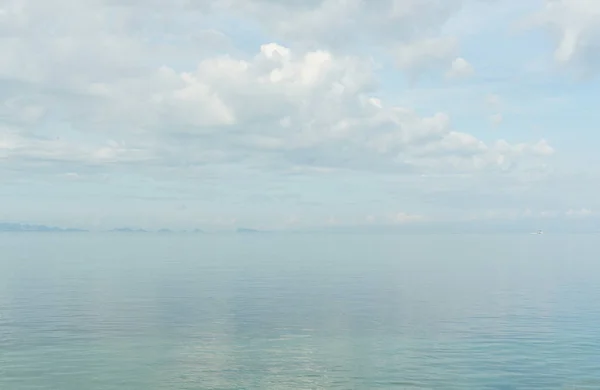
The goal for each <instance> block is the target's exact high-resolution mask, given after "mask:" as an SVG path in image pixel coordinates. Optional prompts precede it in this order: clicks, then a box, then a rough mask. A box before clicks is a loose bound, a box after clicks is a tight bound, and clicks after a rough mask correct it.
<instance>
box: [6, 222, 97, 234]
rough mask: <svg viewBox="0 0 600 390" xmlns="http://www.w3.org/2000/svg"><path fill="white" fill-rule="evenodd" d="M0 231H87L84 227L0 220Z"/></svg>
mask: <svg viewBox="0 0 600 390" xmlns="http://www.w3.org/2000/svg"><path fill="white" fill-rule="evenodd" d="M0 232H62V233H68V232H87V230H85V229H73V228H60V227H56V226H46V225H30V224H23V223H12V222H0Z"/></svg>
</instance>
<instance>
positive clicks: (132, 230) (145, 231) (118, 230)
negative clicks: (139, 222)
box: [110, 227, 148, 233]
mask: <svg viewBox="0 0 600 390" xmlns="http://www.w3.org/2000/svg"><path fill="white" fill-rule="evenodd" d="M110 231H111V232H114V233H148V231H147V230H144V229H132V228H128V227H125V228H115V229H112V230H110Z"/></svg>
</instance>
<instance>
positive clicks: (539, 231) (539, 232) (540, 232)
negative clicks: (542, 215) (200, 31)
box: [531, 230, 544, 235]
mask: <svg viewBox="0 0 600 390" xmlns="http://www.w3.org/2000/svg"><path fill="white" fill-rule="evenodd" d="M531 234H535V235H539V234H544V232H543V231H541V230H538V231H537V232H535V233H531Z"/></svg>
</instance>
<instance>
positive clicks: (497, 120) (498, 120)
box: [490, 113, 504, 126]
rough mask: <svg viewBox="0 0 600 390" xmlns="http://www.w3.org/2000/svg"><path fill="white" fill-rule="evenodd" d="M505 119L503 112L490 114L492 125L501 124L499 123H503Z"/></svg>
mask: <svg viewBox="0 0 600 390" xmlns="http://www.w3.org/2000/svg"><path fill="white" fill-rule="evenodd" d="M503 119H504V118H503V117H502V114H498V113H496V114H492V115H491V116H490V122H491V123H492V125H494V126H499V125H500V124H501V123H502V120H503Z"/></svg>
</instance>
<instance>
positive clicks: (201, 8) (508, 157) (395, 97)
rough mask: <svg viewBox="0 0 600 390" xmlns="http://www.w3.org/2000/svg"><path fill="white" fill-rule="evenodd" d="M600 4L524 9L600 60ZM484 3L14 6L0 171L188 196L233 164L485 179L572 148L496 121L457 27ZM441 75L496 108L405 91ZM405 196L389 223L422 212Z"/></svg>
mask: <svg viewBox="0 0 600 390" xmlns="http://www.w3.org/2000/svg"><path fill="white" fill-rule="evenodd" d="M595 4H596V3H595V2H590V1H587V2H586V1H583V0H579V1H558V0H556V1H551V0H548V1H547V2H546V3H545V5H544V7H543V8H541V9H538V10H534V12H532V13H530V14H527V15H521V16H520V18H521V19H520V20H521V21H523V20H525V21H526V23H525V24H526V25H527V26H530V27H534V28H539V27H543V28H545V27H550V29H549V31H550V33H551V37H554V39H555V41H554V42H555V50H556V51H555V59H556V61H557V62H559V63H561V64H563V65H573V66H574V67H580V68H582V69H583V68H585V69H587V70H590V71H591V69H593V66H592V64H593V63H594V61H596V60H597V59H596V58H594V54H593V53H594V52H595V51H593V50H592V48H593V47H594V45H595V44H596V41H597V38H598V34H597V32H598V31H596V29H595V27H594V26H595V25H597V23H596V21H597V20H596V19H598V13H597V12H595V9H596V8H598V7H596V6H595ZM483 5H485V6H488V3H487V2H486V1H484V0H445V1H439V0H418V1H417V0H374V1H369V2H366V1H361V0H344V1H342V0H309V1H288V2H280V1H274V0H227V1H226V0H222V1H221V0H214V1H208V0H207V1H196V2H192V1H184V0H180V1H174V2H160V1H146V2H137V1H133V0H130V1H119V2H117V1H111V0H89V1H82V2H78V3H76V4H75V3H72V2H69V1H66V0H48V1H45V2H39V1H33V0H3V1H0V50H1V52H2V53H3V55H2V58H0V86H1V87H2V88H0V102H1V104H0V159H1V160H2V164H3V165H2V170H3V171H2V175H3V176H2V177H5V179H6V180H15V177H16V176H15V175H31V177H34V176H36V175H39V176H41V177H48V176H47V175H62V176H61V177H63V178H64V177H70V178H71V179H72V181H76V182H80V181H81V179H82V178H86V177H88V178H91V177H96V178H99V177H101V175H105V176H102V177H106V175H108V176H109V177H112V176H115V175H125V176H128V175H129V176H131V175H132V176H133V177H137V178H138V179H139V180H141V179H142V178H152V179H153V180H158V181H159V182H160V181H164V182H165V183H169V186H172V188H173V191H172V192H171V195H170V196H172V197H174V199H177V198H178V196H177V195H173V194H176V193H180V191H183V189H182V188H183V187H184V186H185V182H186V180H189V178H190V177H198V175H212V176H213V177H214V175H217V176H218V175H219V172H224V171H227V172H229V173H228V174H231V175H234V176H236V177H237V176H239V175H245V174H247V173H248V172H253V174H254V175H257V176H261V177H262V176H265V175H266V176H268V177H271V178H274V177H276V176H277V175H280V176H279V177H283V176H281V175H302V176H303V177H314V178H316V177H321V176H327V177H329V178H330V179H328V180H341V179H340V178H341V177H342V176H340V175H342V174H343V175H354V176H353V177H355V178H356V177H359V176H360V175H365V174H367V175H370V176H368V177H370V178H373V177H375V176H373V175H404V176H405V175H409V176H410V175H413V176H415V177H419V175H457V174H461V175H462V174H467V175H473V177H475V179H473V180H477V181H478V182H479V180H480V179H479V178H480V176H481V175H514V177H515V178H516V177H519V175H522V174H524V172H547V170H548V164H550V163H551V162H552V157H553V155H554V154H555V148H557V145H554V144H553V143H550V142H549V141H548V140H547V137H545V136H544V134H536V136H534V137H532V136H531V135H526V134H523V135H518V134H517V135H515V134H510V133H506V134H504V133H502V132H501V131H500V130H494V132H490V133H486V130H489V129H486V126H489V125H490V123H491V124H492V125H493V126H496V127H497V129H504V128H506V127H507V126H508V125H509V123H510V114H511V112H510V110H509V111H507V112H504V107H501V99H500V98H499V96H497V95H495V94H494V92H493V90H492V89H491V88H489V87H488V86H487V84H486V83H484V82H482V81H481V80H484V79H485V77H486V72H489V69H486V68H485V66H484V67H482V68H481V69H480V67H479V66H478V65H477V58H474V59H472V58H470V57H469V56H470V55H471V54H472V52H469V50H464V48H463V44H462V42H463V40H467V41H468V38H469V37H466V36H465V34H464V33H462V32H460V31H453V29H452V28H450V27H449V26H451V25H452V21H453V20H454V19H455V18H457V17H461V15H465V14H468V12H470V11H469V10H472V9H477V8H476V7H480V6H483ZM495 6H497V7H501V5H495ZM474 7H475V8H474ZM517 22H518V20H507V21H506V23H507V25H508V24H510V23H517ZM584 64H585V66H584ZM392 85H396V86H399V87H400V88H401V90H397V89H396V90H394V89H392V87H391V86H392ZM435 88H438V89H439V88H445V89H448V88H451V91H456V92H455V96H456V97H454V96H453V95H452V94H450V95H448V96H449V99H450V100H459V99H460V98H459V96H463V93H464V92H465V91H477V93H478V94H479V96H480V97H479V101H475V100H474V101H471V102H469V101H465V102H464V104H466V105H471V106H475V103H478V104H479V106H481V104H480V102H481V101H482V100H483V101H486V102H487V103H485V104H483V105H484V106H486V107H487V108H486V109H487V112H486V111H485V110H486V109H478V110H473V111H472V115H473V116H475V115H479V116H480V117H482V118H486V117H487V118H488V119H487V120H483V121H481V124H480V126H473V125H472V124H470V123H466V121H465V120H455V116H454V115H453V112H452V111H453V110H448V109H447V106H448V104H446V103H444V104H443V105H442V107H436V106H435V104H433V103H431V102H433V101H434V99H429V100H428V103H427V104H426V105H424V106H421V105H419V104H416V105H413V104H410V103H409V102H407V99H406V98H405V97H406V96H408V97H410V96H411V94H412V93H413V92H412V91H414V93H426V92H427V93H430V94H433V92H429V91H434V92H435ZM461 88H464V89H461ZM427 96H430V95H427ZM431 96H433V95H431ZM486 96H487V98H486ZM408 100H410V99H408ZM507 118H508V119H507ZM500 124H502V126H499V125H500ZM16 172H18V174H17V173H16ZM232 172H237V174H233V173H232ZM352 172H354V173H352ZM232 177H233V176H232ZM361 177H362V176H361ZM74 178H76V180H75V179H74ZM138 179H136V180H138ZM40 180H41V179H40ZM98 180H99V179H98ZM224 180H226V179H224ZM310 180H313V179H310ZM314 180H321V179H314ZM365 180H366V181H365V185H366V184H367V183H368V182H369V180H372V179H365ZM515 180H517V179H515ZM315 182H316V181H315ZM227 186H230V192H231V191H236V190H238V189H239V183H233V182H232V183H229V184H226V185H225V187H227ZM23 188H25V187H23ZM107 188H108V189H107V190H106V191H107V192H108V193H112V194H113V195H114V194H116V193H117V192H115V191H116V189H117V187H110V186H109V187H107ZM111 188H112V189H111ZM177 188H179V190H177ZM286 188H287V190H288V191H290V192H292V193H295V194H296V195H298V192H300V193H302V192H303V191H306V190H303V189H298V187H297V186H295V187H294V188H295V189H292V188H291V187H286ZM75 191H79V190H75ZM197 191H199V192H197V193H198V195H199V196H201V190H197ZM311 191H312V190H311ZM423 191H425V192H427V191H428V190H427V189H423ZM292 195H293V194H292ZM6 196H7V198H11V197H14V193H13V194H11V193H8V194H7V195H6ZM72 196H78V195H77V192H75V193H73V194H72ZM414 196H415V198H416V197H418V193H416V192H415V194H414ZM361 201H362V202H366V200H365V199H362V200H361V199H358V198H357V199H356V202H359V203H360V202H361ZM15 202H16V201H15ZM224 202H225V200H224ZM365 204H366V203H365ZM65 207H66V206H65ZM391 207H393V209H390V210H388V211H387V214H388V215H395V216H396V217H397V218H392V219H395V220H402V221H403V222H404V221H406V222H410V221H413V220H415V219H414V218H413V216H419V217H418V218H421V214H422V213H421V212H420V211H419V210H414V211H413V210H404V209H403V207H402V205H396V206H391ZM575 207H579V205H578V206H575ZM581 207H582V208H585V207H589V206H588V205H581ZM226 208H227V206H223V209H226ZM231 208H232V209H234V208H235V207H233V206H231ZM398 209H400V210H404V211H398ZM290 212H291V211H290ZM365 212H367V210H365ZM429 212H433V213H434V214H435V211H429ZM367 213H368V212H367ZM215 218H216V217H215ZM223 218H225V217H223ZM286 218H288V219H289V218H290V217H289V216H287V217H286ZM323 218H324V220H325V218H326V216H325V215H323ZM360 218H362V219H364V218H365V216H364V215H362V216H360Z"/></svg>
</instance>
